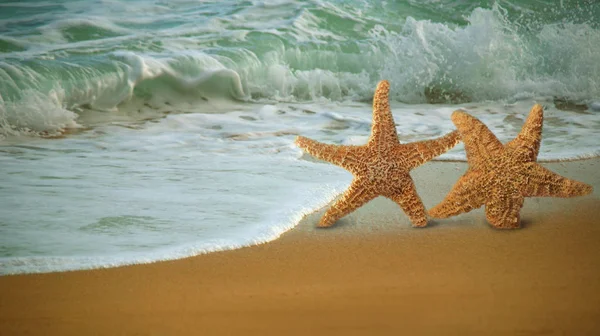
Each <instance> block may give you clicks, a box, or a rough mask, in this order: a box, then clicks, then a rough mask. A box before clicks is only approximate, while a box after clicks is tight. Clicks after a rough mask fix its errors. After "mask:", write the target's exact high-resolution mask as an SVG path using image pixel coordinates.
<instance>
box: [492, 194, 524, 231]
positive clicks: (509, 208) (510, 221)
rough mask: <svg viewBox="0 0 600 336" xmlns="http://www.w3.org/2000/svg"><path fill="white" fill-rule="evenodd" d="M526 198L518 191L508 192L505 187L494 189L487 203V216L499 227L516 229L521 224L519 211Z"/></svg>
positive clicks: (493, 224)
mask: <svg viewBox="0 0 600 336" xmlns="http://www.w3.org/2000/svg"><path fill="white" fill-rule="evenodd" d="M524 200H525V198H524V197H523V195H521V194H519V193H518V192H511V193H506V190H504V189H495V190H492V193H491V194H490V196H489V199H488V201H487V202H486V203H485V217H486V218H487V220H488V222H490V224H492V226H494V227H495V228H497V229H516V228H518V227H519V225H520V221H521V216H520V214H519V212H520V211H521V208H522V207H523V201H524Z"/></svg>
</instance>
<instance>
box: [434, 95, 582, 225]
mask: <svg viewBox="0 0 600 336" xmlns="http://www.w3.org/2000/svg"><path fill="white" fill-rule="evenodd" d="M543 119H544V110H543V109H542V106H540V105H538V104H536V105H535V106H533V108H532V109H531V112H529V116H528V117H527V120H526V121H525V124H524V125H523V128H522V129H521V132H520V133H519V135H518V136H517V137H516V138H515V139H513V140H512V141H510V142H508V143H507V144H505V145H502V143H500V141H499V140H498V138H496V136H495V135H494V134H493V133H492V132H491V131H490V130H489V129H488V128H487V127H486V126H485V125H484V124H483V123H482V122H481V121H479V120H478V119H476V118H474V117H472V116H470V115H468V114H466V113H464V112H461V111H455V112H454V113H453V114H452V121H453V122H454V124H455V125H456V127H457V128H458V131H459V132H460V135H461V138H462V141H463V142H464V143H465V150H466V152H467V161H468V163H469V168H468V169H467V172H466V173H465V174H464V175H463V176H462V177H461V178H460V179H459V180H458V182H457V183H456V184H455V185H454V187H453V188H452V190H451V191H450V192H449V193H448V195H447V196H446V198H445V199H444V200H443V201H442V202H441V203H440V204H438V205H436V206H435V207H433V208H432V209H430V210H429V214H430V215H431V216H432V217H436V218H446V217H450V216H454V215H457V214H460V213H463V212H469V211H471V210H473V209H477V208H479V207H481V206H482V205H483V204H485V214H486V218H487V220H488V222H490V224H491V225H493V226H495V227H497V228H502V229H512V228H518V227H519V211H520V210H521V207H522V206H523V201H524V198H525V197H534V196H553V197H574V196H582V195H586V194H589V193H591V192H592V187H591V186H590V185H587V184H585V183H581V182H577V181H575V180H571V179H568V178H566V177H562V176H560V175H558V174H556V173H553V172H551V171H550V170H548V169H546V168H544V167H542V166H541V165H539V164H538V163H537V162H536V160H537V155H538V151H539V149H540V142H541V139H542V122H543Z"/></svg>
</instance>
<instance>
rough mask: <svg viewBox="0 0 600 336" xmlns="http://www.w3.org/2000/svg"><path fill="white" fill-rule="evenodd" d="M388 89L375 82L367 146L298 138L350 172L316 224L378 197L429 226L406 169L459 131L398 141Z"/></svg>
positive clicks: (441, 147)
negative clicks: (344, 187) (348, 182)
mask: <svg viewBox="0 0 600 336" xmlns="http://www.w3.org/2000/svg"><path fill="white" fill-rule="evenodd" d="M389 90H390V85H389V83H388V82H387V81H385V80H384V81H381V82H379V84H378V85H377V89H376V90H375V95H374V97H373V125H372V128H371V137H370V138H369V141H368V143H367V144H366V145H363V146H338V145H327V144H323V143H320V142H317V141H314V140H311V139H308V138H305V137H301V136H299V137H298V138H296V145H298V147H300V148H302V149H303V150H304V151H306V152H308V153H309V154H311V155H313V156H315V157H317V158H318V159H321V160H324V161H328V162H331V163H333V164H335V165H338V166H340V167H342V168H345V169H346V170H348V171H350V172H351V173H352V174H353V175H354V179H353V180H352V184H351V185H350V187H349V188H348V190H346V192H345V193H344V194H343V195H342V197H341V198H340V199H338V200H337V201H336V202H335V203H334V204H333V205H332V206H331V208H329V210H327V212H326V213H325V215H324V216H323V218H321V221H320V222H319V225H318V226H320V227H329V226H331V225H333V224H334V223H335V222H336V221H337V220H338V219H340V218H342V217H344V216H345V215H347V214H349V213H350V212H352V211H354V210H356V209H357V208H359V207H360V206H362V205H363V204H365V203H367V202H368V201H370V200H372V199H374V198H375V197H377V196H385V197H388V198H390V199H392V200H393V201H394V202H396V203H398V204H399V205H400V207H401V208H402V209H403V210H404V212H406V214H407V215H408V216H409V218H410V220H411V222H412V224H413V226H416V227H423V226H426V225H427V218H426V212H425V207H424V206H423V202H421V198H420V197H419V195H418V194H417V191H416V189H415V185H414V183H413V180H412V179H411V177H410V175H409V171H410V170H411V169H413V168H415V167H417V166H420V165H422V164H423V163H425V162H427V161H429V160H431V159H432V158H434V157H436V156H438V155H440V154H442V153H444V152H445V151H447V150H448V149H450V148H452V147H453V146H455V145H456V144H457V143H458V141H459V136H458V132H457V131H454V132H452V133H449V134H447V135H445V136H443V137H441V138H438V139H434V140H428V141H420V142H414V143H409V144H400V142H399V141H398V135H397V133H396V125H395V123H394V119H393V117H392V112H391V110H390V105H389V98H388V93H389Z"/></svg>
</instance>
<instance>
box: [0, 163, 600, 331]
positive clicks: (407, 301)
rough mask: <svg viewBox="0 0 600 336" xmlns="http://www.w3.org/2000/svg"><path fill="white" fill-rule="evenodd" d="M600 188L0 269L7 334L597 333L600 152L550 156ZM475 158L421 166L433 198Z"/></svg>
mask: <svg viewBox="0 0 600 336" xmlns="http://www.w3.org/2000/svg"><path fill="white" fill-rule="evenodd" d="M544 166H546V167H548V168H550V169H551V170H553V171H555V172H557V173H559V174H561V175H564V176H567V177H569V178H574V179H577V180H580V181H582V182H586V183H590V184H592V185H593V186H594V192H593V194H592V195H588V196H584V197H579V198H568V199H558V198H556V199H555V198H532V199H527V200H526V202H525V205H524V207H523V209H522V211H521V214H522V219H523V228H522V229H520V230H508V231H503V230H496V229H493V228H492V227H490V226H489V225H488V224H487V223H486V221H485V216H484V214H483V211H482V209H478V210H474V211H472V212H470V213H468V214H464V215H461V216H457V217H452V218H449V219H443V220H439V219H436V220H430V223H429V226H428V227H426V228H422V229H416V228H411V227H410V223H409V221H408V218H407V216H406V215H405V214H404V213H403V212H402V211H401V210H400V209H399V208H398V207H397V205H395V204H394V203H393V202H391V201H389V200H387V199H384V198H378V199H376V200H374V201H372V202H370V203H368V204H366V205H365V206H363V207H362V208H360V209H359V210H358V211H356V212H354V213H351V214H350V215H348V216H347V217H345V218H343V219H342V220H340V221H339V222H338V223H337V224H336V226H334V227H332V228H330V229H315V227H314V225H315V223H316V222H317V221H318V219H319V217H320V216H321V215H322V213H323V211H324V210H325V209H326V208H327V207H325V208H324V209H321V210H319V211H317V212H314V213H312V214H310V215H307V216H306V217H305V218H304V219H303V220H302V221H301V222H300V224H299V225H297V226H296V227H295V228H293V229H292V230H290V231H288V232H286V233H284V234H283V235H282V236H281V237H280V238H278V239H276V240H274V241H271V242H268V243H264V244H260V245H254V246H249V247H243V248H240V249H236V250H227V251H221V252H213V253H208V254H203V255H199V256H194V257H189V258H184V259H179V260H173V261H162V262H156V263H151V264H142V265H131V266H122V267H116V268H107V269H94V270H83V271H69V272H56V273H43V274H20V275H7V276H2V277H0V330H3V331H6V333H7V334H27V333H29V334H40V335H81V334H89V333H93V334H100V335H112V334H119V333H120V334H168V335H173V334H175V335H177V334H182V335H184V334H208V335H220V334H247V335H259V334H281V333H285V334H290V335H296V334H297V335H301V334H302V335H304V334H307V333H313V334H323V335H354V334H382V333H384V334H392V333H393V334H403V333H407V334H440V333H443V334H446V335H471V334H472V335H481V334H487V335H514V334H518V335H540V334H544V335H554V334H576V335H591V334H596V333H598V332H600V323H598V322H597V321H598V320H599V319H600V305H599V304H598V302H600V246H599V245H598V243H597V242H598V241H599V240H600V225H598V223H599V220H598V219H597V216H598V215H597V209H598V208H599V207H600V197H599V195H600V189H599V188H600V169H598V167H600V159H592V160H583V161H577V162H560V163H552V164H544ZM465 167H466V164H465V163H450V162H439V161H438V162H432V163H428V164H426V165H424V166H422V167H419V168H417V169H415V171H414V173H412V174H411V175H412V176H413V178H414V180H415V183H416V186H417V190H418V191H419V193H420V195H421V198H422V199H423V202H424V203H425V206H426V207H427V208H430V207H431V206H433V205H435V204H437V203H436V202H438V201H439V200H441V199H442V198H443V197H444V196H445V193H446V192H447V191H448V190H450V188H451V186H452V185H453V184H454V182H455V181H456V178H457V177H458V176H460V175H462V174H463V172H464V169H465Z"/></svg>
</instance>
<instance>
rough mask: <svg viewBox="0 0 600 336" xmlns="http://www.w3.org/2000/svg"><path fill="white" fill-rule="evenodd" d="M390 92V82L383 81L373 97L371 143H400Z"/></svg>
mask: <svg viewBox="0 0 600 336" xmlns="http://www.w3.org/2000/svg"><path fill="white" fill-rule="evenodd" d="M389 91H390V83H389V82H388V81H386V80H382V81H380V82H379V84H377V88H376V89H375V95H374V96H373V124H372V126H371V137H370V138H369V142H370V143H372V142H376V143H380V144H383V143H390V142H391V141H394V142H398V133H397V132H396V123H395V122H394V118H393V116H392V111H391V109H390V101H389Z"/></svg>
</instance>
